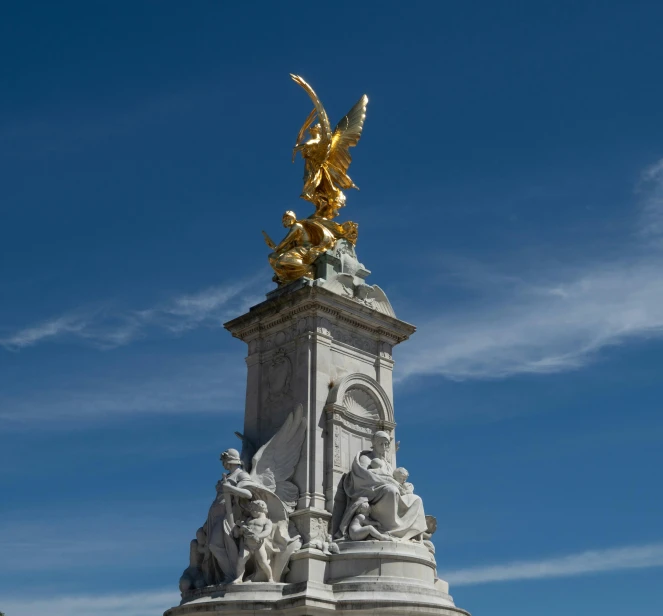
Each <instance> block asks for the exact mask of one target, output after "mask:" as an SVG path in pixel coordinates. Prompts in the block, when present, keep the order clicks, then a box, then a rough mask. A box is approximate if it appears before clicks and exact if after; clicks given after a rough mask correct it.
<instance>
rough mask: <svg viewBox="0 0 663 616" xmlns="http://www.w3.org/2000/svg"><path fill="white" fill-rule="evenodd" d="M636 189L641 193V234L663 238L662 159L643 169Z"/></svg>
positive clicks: (653, 237)
mask: <svg viewBox="0 0 663 616" xmlns="http://www.w3.org/2000/svg"><path fill="white" fill-rule="evenodd" d="M638 191H639V192H640V194H642V195H643V202H642V215H641V219H640V232H641V234H642V235H643V236H644V237H646V238H648V239H653V240H655V241H656V240H659V241H660V240H661V238H663V159H661V160H659V161H658V162H657V163H655V164H653V165H651V166H650V167H648V168H647V169H645V170H644V172H643V173H642V176H641V179H640V185H639V186H638Z"/></svg>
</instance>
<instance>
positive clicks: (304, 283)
mask: <svg viewBox="0 0 663 616" xmlns="http://www.w3.org/2000/svg"><path fill="white" fill-rule="evenodd" d="M318 282H319V281H317V280H316V281H313V280H310V279H309V278H300V279H299V280H296V281H295V282H292V283H290V284H288V285H285V286H283V287H280V288H279V289H277V290H276V292H274V294H273V295H272V296H271V297H269V296H268V297H269V298H268V299H267V300H265V301H264V302H261V303H260V304H257V305H256V306H253V307H252V308H251V309H250V310H249V312H247V313H245V314H243V315H241V316H239V317H237V318H235V319H232V320H231V321H228V322H227V323H224V325H223V326H224V327H225V328H226V329H227V330H228V331H229V332H230V333H231V334H232V335H233V336H235V337H236V338H239V339H240V340H243V341H244V342H246V343H250V342H251V341H252V340H253V339H255V338H257V337H260V336H261V335H263V334H265V333H267V332H268V331H269V330H270V329H273V328H279V327H282V325H283V323H284V322H287V321H292V320H294V321H295V322H296V323H297V327H298V328H302V329H308V330H309V331H311V330H313V331H318V332H320V333H325V332H324V331H321V330H324V328H325V320H326V321H331V322H335V323H338V324H343V325H349V326H352V327H354V328H356V329H358V330H363V331H365V332H366V333H368V334H370V335H372V336H373V337H374V336H376V335H377V336H379V337H380V338H381V339H382V340H384V341H385V342H386V343H388V344H389V345H391V346H394V345H396V344H399V343H401V342H403V341H405V340H407V339H408V338H409V337H410V336H411V335H412V334H413V333H414V332H415V331H416V327H415V326H414V325H410V324H409V323H406V322H405V321H401V320H400V319H397V318H396V317H394V316H391V315H389V314H385V313H383V312H380V311H378V310H376V309H374V308H371V307H369V306H368V305H366V304H364V303H361V302H359V301H357V300H355V299H354V298H351V297H344V296H343V295H339V294H338V293H335V292H334V291H331V290H329V289H326V288H324V287H323V286H320V285H319V284H317V283H318ZM308 317H315V319H314V321H315V322H309V321H308V320H307V318H308Z"/></svg>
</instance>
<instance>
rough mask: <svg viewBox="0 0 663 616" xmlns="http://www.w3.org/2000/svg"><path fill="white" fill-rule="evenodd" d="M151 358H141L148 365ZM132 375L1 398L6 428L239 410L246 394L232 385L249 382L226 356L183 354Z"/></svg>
mask: <svg viewBox="0 0 663 616" xmlns="http://www.w3.org/2000/svg"><path fill="white" fill-rule="evenodd" d="M149 361H151V360H150V358H142V359H141V358H138V359H137V362H138V364H148V363H149ZM127 370H128V371H129V372H130V373H132V374H126V373H123V374H121V375H113V376H112V377H111V378H109V379H107V380H104V379H99V378H93V379H91V378H88V379H81V380H73V381H72V380H70V381H69V382H68V383H66V384H64V385H63V386H54V387H46V386H43V387H41V388H40V389H38V390H35V391H31V392H28V393H21V394H20V395H17V396H15V397H12V396H8V395H0V420H2V421H4V422H5V423H4V428H5V429H9V428H11V427H14V428H22V427H29V428H30V429H35V428H37V427H39V428H51V427H64V426H65V425H66V423H67V422H72V421H73V422H76V423H77V425H80V422H85V421H98V420H100V419H107V418H116V417H121V416H126V415H128V414H132V415H134V414H138V413H140V414H148V413H152V414H188V413H208V412H215V413H218V412H224V411H225V412H230V411H238V410H240V409H241V408H242V406H243V396H244V392H243V391H242V390H241V389H238V388H236V387H231V386H230V385H229V384H230V383H233V382H238V381H239V380H241V379H243V378H244V373H245V367H244V366H243V365H242V363H241V362H238V361H237V358H236V357H234V356H228V355H224V354H220V353H209V354H197V355H183V356H181V357H179V359H178V361H176V362H171V363H168V362H162V363H158V364H156V365H154V366H152V367H151V373H150V371H148V370H147V369H146V367H145V366H144V365H143V367H142V369H141V370H138V369H135V370H136V371H135V374H133V372H134V364H130V365H129V366H127Z"/></svg>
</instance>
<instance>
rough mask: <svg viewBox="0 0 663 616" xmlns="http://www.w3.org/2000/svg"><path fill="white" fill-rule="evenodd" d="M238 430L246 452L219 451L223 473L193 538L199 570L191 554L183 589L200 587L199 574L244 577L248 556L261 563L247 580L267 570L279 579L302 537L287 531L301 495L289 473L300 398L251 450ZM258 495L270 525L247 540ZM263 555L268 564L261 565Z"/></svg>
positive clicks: (300, 434)
mask: <svg viewBox="0 0 663 616" xmlns="http://www.w3.org/2000/svg"><path fill="white" fill-rule="evenodd" d="M238 436H240V437H241V438H242V440H243V441H244V447H243V454H244V455H242V456H240V453H239V452H238V451H237V450H236V449H227V450H226V451H224V452H223V453H222V454H221V462H222V463H223V467H224V468H225V470H226V471H227V473H224V475H223V478H222V479H221V480H220V481H219V482H218V483H217V486H216V498H215V499H214V501H213V502H212V505H211V507H210V509H209V513H208V516H207V520H206V522H205V524H204V525H203V526H202V527H201V528H200V529H199V531H198V533H197V534H196V540H194V542H192V553H193V552H194V549H198V551H199V552H201V553H202V554H203V555H204V556H203V557H202V558H200V559H199V561H197V562H200V565H199V569H200V574H201V575H199V576H197V573H198V572H197V571H196V570H195V569H196V567H195V566H194V561H193V560H192V562H191V565H190V567H189V568H188V569H187V570H186V571H185V573H184V574H183V578H182V580H180V588H182V589H183V590H185V589H188V588H191V587H194V586H196V587H198V585H199V584H200V582H199V580H201V579H202V580H204V585H212V584H220V583H232V582H239V581H242V580H241V578H242V576H243V573H244V568H245V566H246V565H247V559H249V560H250V559H251V558H252V559H253V561H255V562H254V565H255V564H256V563H257V564H259V565H261V566H254V567H253V573H252V574H250V575H249V577H248V578H247V579H248V580H250V581H256V582H258V581H267V579H269V572H271V576H272V577H273V579H274V580H276V581H277V582H278V581H280V580H281V578H282V576H283V574H284V572H285V570H286V567H287V564H288V560H289V559H290V556H291V555H292V554H293V553H294V552H295V551H297V550H298V549H299V548H300V547H301V540H300V537H299V536H294V537H291V536H290V534H289V530H288V525H289V513H290V512H291V511H293V510H294V508H295V505H296V503H297V498H298V497H299V489H298V488H297V486H296V485H295V484H294V483H293V482H292V481H291V478H292V475H293V474H294V472H295V467H296V466H297V463H298V462H299V458H300V455H301V451H302V445H303V443H304V439H305V438H306V418H305V417H304V411H303V408H302V406H301V404H300V405H298V406H297V408H296V409H295V410H294V411H293V412H291V413H290V414H289V415H288V417H287V418H286V420H285V422H284V424H283V425H282V426H281V428H280V429H279V430H278V432H277V433H276V434H275V435H274V436H273V437H272V438H271V439H270V440H269V441H268V442H267V443H265V444H264V445H263V446H262V447H260V448H259V449H258V450H257V451H255V449H253V450H252V447H251V444H250V443H249V442H248V440H247V439H245V438H244V437H242V435H238ZM254 451H255V453H253V452H254ZM249 459H250V462H249ZM258 501H260V503H262V504H263V505H264V507H265V509H266V511H265V516H266V519H268V520H269V522H270V523H269V524H268V525H267V524H265V528H268V529H269V530H268V532H267V533H266V536H265V537H261V538H260V540H259V541H253V539H251V540H247V532H248V531H247V530H246V529H247V528H250V527H251V525H252V524H253V525H255V524H257V522H255V519H256V508H255V505H254V503H257V502H258ZM261 506H262V505H261ZM252 519H253V520H254V522H253V523H252V522H251V520H252ZM193 543H196V546H193ZM252 550H253V551H254V552H255V553H252V552H251V551H252ZM258 551H259V553H258ZM265 558H266V559H267V562H268V565H269V566H268V567H265V566H264V564H265V563H264V562H263V561H264V559H265Z"/></svg>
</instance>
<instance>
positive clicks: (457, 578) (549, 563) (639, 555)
mask: <svg viewBox="0 0 663 616" xmlns="http://www.w3.org/2000/svg"><path fill="white" fill-rule="evenodd" d="M650 567H663V543H653V544H650V545H641V546H626V547H622V548H612V549H607V550H592V551H588V552H581V553H579V554H570V555H568V556H561V557H556V558H549V559H544V560H528V561H515V562H510V563H504V564H500V565H492V566H488V567H472V568H469V569H459V570H457V571H448V572H446V573H441V574H440V577H441V578H442V579H444V580H446V581H448V582H449V583H450V584H453V585H455V586H466V585H470V584H485V583H487V582H512V581H517V580H534V579H543V578H557V577H570V576H579V575H587V574H590V573H601V572H606V571H620V570H624V569H645V568H650Z"/></svg>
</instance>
